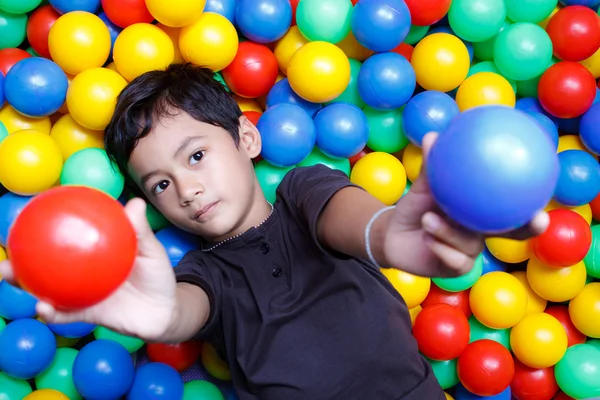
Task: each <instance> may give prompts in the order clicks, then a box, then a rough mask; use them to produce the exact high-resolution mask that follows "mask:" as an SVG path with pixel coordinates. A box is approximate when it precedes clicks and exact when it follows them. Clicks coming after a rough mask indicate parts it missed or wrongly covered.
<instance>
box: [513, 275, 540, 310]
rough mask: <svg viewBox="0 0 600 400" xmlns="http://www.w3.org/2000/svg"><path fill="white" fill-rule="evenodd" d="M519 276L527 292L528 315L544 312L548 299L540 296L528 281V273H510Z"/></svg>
mask: <svg viewBox="0 0 600 400" xmlns="http://www.w3.org/2000/svg"><path fill="white" fill-rule="evenodd" d="M510 274H511V275H512V276H514V277H515V278H517V279H518V280H519V282H521V284H522V285H523V287H524V288H525V291H526V292H527V315H529V314H537V313H541V312H544V310H545V309H546V306H547V305H548V301H547V300H546V299H544V298H542V297H540V296H539V295H538V294H537V293H536V292H535V291H534V290H533V289H532V288H531V286H530V285H529V281H527V273H526V272H525V271H513V272H511V273H510Z"/></svg>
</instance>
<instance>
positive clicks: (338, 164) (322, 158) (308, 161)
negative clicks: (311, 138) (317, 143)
mask: <svg viewBox="0 0 600 400" xmlns="http://www.w3.org/2000/svg"><path fill="white" fill-rule="evenodd" d="M316 164H323V165H326V166H328V167H329V168H331V169H337V170H340V171H342V172H343V173H345V174H346V175H348V176H350V160H348V159H347V158H333V157H329V156H327V155H326V154H323V152H322V151H321V150H319V148H318V147H315V148H314V149H313V150H312V151H311V152H310V154H309V155H308V157H306V158H305V159H304V160H302V161H301V162H300V163H298V166H299V167H311V166H313V165H316Z"/></svg>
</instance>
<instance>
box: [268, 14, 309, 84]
mask: <svg viewBox="0 0 600 400" xmlns="http://www.w3.org/2000/svg"><path fill="white" fill-rule="evenodd" d="M306 43H308V40H307V39H306V38H305V37H304V36H303V35H302V34H301V33H300V29H298V26H296V25H294V26H292V27H291V28H290V29H289V30H288V31H287V33H286V34H285V35H284V36H283V37H282V38H281V39H279V40H278V41H277V43H275V48H274V49H273V53H274V54H275V58H277V64H278V65H279V70H280V71H281V72H283V73H284V74H287V69H288V65H289V63H290V59H291V58H292V56H293V55H294V53H295V52H296V50H298V49H299V48H300V47H302V46H304V45H305V44H306Z"/></svg>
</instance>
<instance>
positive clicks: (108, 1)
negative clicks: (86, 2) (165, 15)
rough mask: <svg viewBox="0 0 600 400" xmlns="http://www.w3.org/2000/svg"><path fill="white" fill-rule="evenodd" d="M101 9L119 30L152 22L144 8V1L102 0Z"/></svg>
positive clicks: (150, 16)
mask: <svg viewBox="0 0 600 400" xmlns="http://www.w3.org/2000/svg"><path fill="white" fill-rule="evenodd" d="M102 9H103V10H104V13H105V14H106V16H107V17H108V19H109V20H110V21H111V22H112V23H113V24H115V25H117V26H119V27H121V28H127V27H128V26H129V25H133V24H137V23H140V22H144V23H147V24H149V23H151V22H152V21H154V17H153V16H152V14H150V11H148V8H147V7H146V0H102Z"/></svg>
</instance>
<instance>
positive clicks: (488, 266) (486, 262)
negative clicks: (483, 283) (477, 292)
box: [481, 248, 508, 275]
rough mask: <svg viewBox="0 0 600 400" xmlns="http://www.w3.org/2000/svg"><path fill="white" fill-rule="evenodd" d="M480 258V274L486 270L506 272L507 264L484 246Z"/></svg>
mask: <svg viewBox="0 0 600 400" xmlns="http://www.w3.org/2000/svg"><path fill="white" fill-rule="evenodd" d="M481 259H482V262H483V265H482V268H481V275H485V274H487V273H488V272H494V271H502V272H506V271H507V269H508V265H507V264H506V263H505V262H502V261H500V260H498V259H497V258H496V257H494V256H493V255H492V253H490V251H489V250H488V249H487V248H485V249H484V250H483V252H482V253H481Z"/></svg>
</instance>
